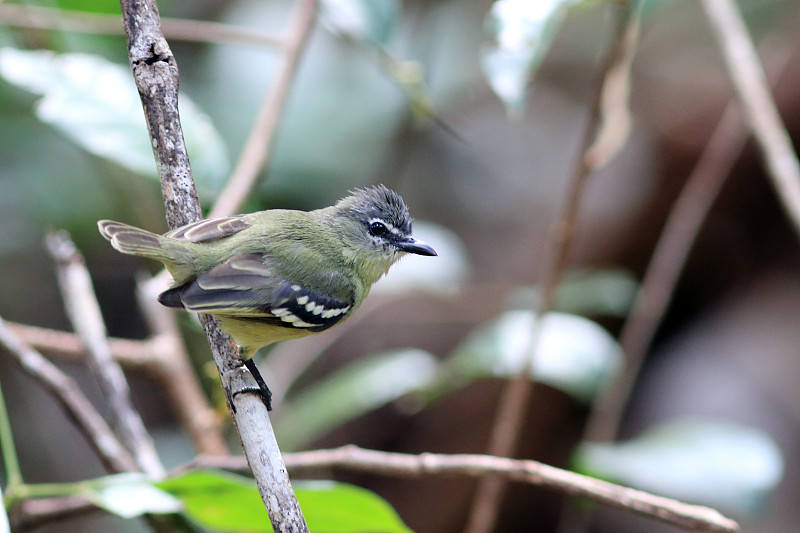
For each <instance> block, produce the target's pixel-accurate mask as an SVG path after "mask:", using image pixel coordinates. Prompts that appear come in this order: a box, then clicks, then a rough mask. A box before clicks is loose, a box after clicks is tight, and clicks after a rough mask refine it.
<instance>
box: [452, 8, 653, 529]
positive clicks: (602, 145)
mask: <svg viewBox="0 0 800 533" xmlns="http://www.w3.org/2000/svg"><path fill="white" fill-rule="evenodd" d="M622 4H623V5H620V6H617V7H616V32H615V35H614V40H613V42H612V43H611V44H610V46H609V48H608V51H607V52H606V56H605V61H604V64H603V66H602V69H601V71H600V73H599V78H598V79H599V82H598V83H597V85H596V89H595V90H594V93H593V95H594V100H593V102H592V104H591V107H590V113H589V120H588V122H587V124H586V129H585V131H584V136H583V141H582V144H581V149H580V154H581V158H580V161H579V164H577V165H576V167H575V170H574V172H573V174H572V176H571V177H570V179H569V183H568V191H567V196H566V201H565V203H564V205H563V207H562V210H561V213H560V214H559V216H558V219H557V221H556V224H555V227H554V229H553V231H552V233H551V237H550V240H549V243H548V247H547V250H546V253H545V256H544V259H543V262H542V264H541V269H542V270H541V272H542V274H541V276H540V277H539V283H540V286H541V288H542V291H541V294H542V296H541V299H540V301H539V304H538V306H537V310H536V314H537V316H539V317H542V316H544V314H545V313H546V312H547V311H549V310H550V309H551V308H552V306H553V302H554V300H555V295H556V288H557V286H558V282H559V280H560V279H561V275H562V273H563V271H564V266H565V263H566V257H567V252H568V251H569V248H570V245H571V243H572V238H573V235H574V233H575V229H576V225H577V219H578V212H579V209H580V203H581V200H582V198H583V193H584V190H585V188H586V184H587V183H588V180H589V177H590V176H591V175H592V174H593V173H594V172H595V171H596V170H597V169H598V167H599V165H601V164H604V163H605V162H607V161H609V160H610V159H611V157H612V156H613V153H611V152H605V150H614V151H616V150H618V149H619V148H621V146H622V143H621V142H620V141H619V139H617V140H616V141H614V142H608V141H598V136H599V132H600V131H601V128H603V131H613V130H614V129H615V127H614V126H612V125H605V126H604V125H603V119H604V118H607V119H609V120H619V119H620V118H624V117H627V112H626V113H619V112H618V111H616V112H612V113H609V114H608V116H607V117H604V115H603V110H604V107H603V102H604V100H605V99H606V98H607V96H606V92H607V91H615V90H616V91H617V93H620V91H619V88H620V87H621V88H623V89H625V88H627V86H628V85H629V82H626V81H619V77H620V76H627V75H629V74H630V68H629V65H630V62H631V58H632V56H633V53H634V50H635V45H636V42H637V39H636V38H635V36H636V30H637V28H638V18H639V14H640V13H639V10H638V9H637V8H636V7H633V6H629V5H627V2H623V3H622ZM628 47H634V50H629V49H628ZM610 76H613V77H616V79H615V81H614V82H609V81H608V80H609V77H610ZM621 93H622V95H623V96H625V95H626V94H627V90H625V91H621ZM608 99H609V100H611V101H612V102H614V106H615V107H617V108H618V107H619V106H621V105H623V104H622V103H620V98H619V96H617V97H616V98H608ZM624 105H625V107H627V104H624ZM622 129H626V128H622ZM541 322H542V321H541V320H539V321H537V325H536V326H535V327H534V331H533V333H532V334H531V340H530V344H529V348H528V351H527V353H526V355H525V361H526V363H525V364H524V365H523V366H522V369H521V370H520V372H519V374H518V375H517V376H516V377H515V378H514V379H513V380H512V381H511V382H509V383H508V384H507V385H506V386H505V388H504V389H503V392H502V395H501V397H500V401H499V404H498V408H497V414H496V418H495V424H494V427H493V428H492V435H491V438H490V442H489V454H490V455H495V456H500V457H509V456H511V455H512V454H513V452H514V449H515V447H516V442H517V438H518V436H519V432H520V429H521V426H522V422H523V419H524V416H525V412H526V409H527V406H528V403H529V402H530V399H531V397H532V395H533V381H532V380H531V378H530V376H531V372H532V367H533V362H534V358H535V355H536V350H537V349H538V344H539V333H540V329H541V328H540V324H541ZM504 487H505V480H503V479H502V478H498V477H487V478H484V479H482V480H481V482H480V483H479V484H478V489H477V491H476V493H475V497H474V503H473V505H472V507H471V510H470V517H469V520H468V522H467V527H466V529H465V530H466V531H467V532H468V533H485V532H490V531H492V530H494V524H495V522H496V519H497V513H498V511H499V507H500V503H501V501H500V500H501V498H502V495H503V491H504Z"/></svg>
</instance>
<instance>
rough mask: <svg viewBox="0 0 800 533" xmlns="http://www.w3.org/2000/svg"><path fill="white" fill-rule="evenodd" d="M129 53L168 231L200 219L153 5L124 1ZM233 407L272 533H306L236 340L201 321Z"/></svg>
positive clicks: (170, 64) (168, 55)
mask: <svg viewBox="0 0 800 533" xmlns="http://www.w3.org/2000/svg"><path fill="white" fill-rule="evenodd" d="M121 5H122V14H123V20H124V25H125V34H126V36H127V41H128V53H129V56H130V62H131V67H132V69H133V73H134V78H135V80H136V84H137V87H138V88H139V94H140V96H141V99H142V107H143V108H144V112H145V116H146V120H147V124H148V129H149V131H150V137H151V139H152V146H153V151H154V154H155V157H156V164H157V167H158V173H159V177H160V179H161V190H162V194H163V197H164V204H165V208H166V214H167V222H168V224H169V227H170V228H173V229H174V228H177V227H180V226H183V225H185V224H188V223H191V222H196V221H199V220H201V219H202V212H201V210H200V204H199V202H198V201H197V191H196V189H195V186H194V180H193V179H192V171H191V167H190V165H189V156H188V154H187V153H186V145H185V143H184V142H183V132H182V128H181V123H180V118H179V116H178V105H177V104H178V69H177V64H176V62H175V58H174V56H173V55H172V51H171V50H170V48H169V45H168V44H167V42H166V40H165V39H164V36H163V34H162V33H161V29H160V26H159V15H158V6H157V5H156V3H155V0H121ZM200 322H201V323H202V324H203V328H204V330H205V333H206V336H207V337H208V341H209V345H210V346H211V352H212V355H213V356H214V362H215V363H216V365H217V370H218V371H219V375H220V381H221V382H222V386H223V388H224V389H225V392H226V395H227V397H228V398H229V399H230V402H229V409H230V411H231V414H232V416H233V420H234V423H235V425H236V429H237V431H238V432H239V438H240V440H241V443H242V447H243V448H244V452H245V455H246V456H247V459H248V463H249V465H250V469H251V471H252V473H253V477H254V478H255V481H256V485H257V487H258V490H259V493H260V494H261V499H262V500H263V502H264V504H265V506H266V508H267V513H268V514H269V517H270V521H271V523H272V527H273V529H274V530H275V531H276V532H277V533H284V532H287V533H288V532H292V533H303V532H308V526H307V525H306V523H305V519H304V518H303V514H302V512H301V510H300V505H299V504H298V503H297V497H296V496H295V494H294V491H293V490H292V486H291V483H290V481H289V476H288V474H287V473H286V467H285V465H284V464H283V459H282V458H281V454H280V449H279V448H278V444H277V442H276V440H275V435H274V432H273V430H272V425H271V424H270V421H269V413H268V411H267V409H266V407H265V406H264V404H263V402H262V401H261V399H260V398H258V397H256V395H254V394H237V393H238V392H241V391H243V390H247V389H248V388H252V382H251V380H252V378H251V377H250V376H249V373H248V372H247V371H246V369H245V368H244V367H243V366H242V362H241V359H240V358H239V355H238V353H237V351H236V349H235V345H234V344H233V342H232V340H231V338H230V337H229V336H227V335H225V334H224V333H222V331H221V330H220V328H219V324H218V322H217V321H216V320H215V319H214V318H213V317H210V316H208V315H201V316H200Z"/></svg>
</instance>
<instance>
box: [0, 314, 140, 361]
mask: <svg viewBox="0 0 800 533" xmlns="http://www.w3.org/2000/svg"><path fill="white" fill-rule="evenodd" d="M6 327H8V329H10V330H11V331H12V332H13V333H14V335H16V336H17V337H19V338H20V339H21V340H22V341H23V342H24V343H25V344H29V345H30V346H31V347H33V348H35V349H37V350H39V351H42V352H46V353H48V354H52V355H55V356H58V357H61V358H63V359H64V360H66V361H72V362H80V361H84V360H85V359H86V348H84V346H83V343H82V342H81V340H80V338H78V336H77V335H75V334H74V333H70V332H68V331H58V330H55V329H50V328H42V327H39V326H30V325H28V324H18V323H16V322H6ZM108 346H109V348H110V350H111V356H112V357H113V358H114V359H115V360H116V361H117V362H118V363H119V364H121V365H122V366H124V367H126V368H132V369H137V370H147V368H148V366H150V365H151V363H152V358H153V355H152V354H153V349H152V346H151V342H150V341H134V340H129V339H118V338H115V337H109V338H108Z"/></svg>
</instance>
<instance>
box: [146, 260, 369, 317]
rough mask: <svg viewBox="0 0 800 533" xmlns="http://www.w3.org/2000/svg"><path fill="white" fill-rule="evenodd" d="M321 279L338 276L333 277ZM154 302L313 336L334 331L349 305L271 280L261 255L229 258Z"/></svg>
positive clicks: (289, 282) (278, 279)
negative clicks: (285, 328)
mask: <svg viewBox="0 0 800 533" xmlns="http://www.w3.org/2000/svg"><path fill="white" fill-rule="evenodd" d="M326 274H327V275H328V277H329V278H333V277H335V276H340V274H339V273H338V272H337V271H331V272H329V273H326ZM159 300H160V301H161V302H162V303H163V304H165V305H169V306H172V307H184V308H186V309H187V310H189V311H194V312H197V313H209V314H217V315H223V316H228V317H236V318H249V319H256V320H264V321H267V322H270V323H272V324H273V325H280V326H285V327H295V328H307V329H308V330H309V331H315V332H316V331H322V330H325V329H328V328H329V327H331V326H333V325H335V324H336V323H337V322H339V321H340V320H341V319H342V318H343V317H344V316H345V315H346V314H347V312H348V311H350V309H351V307H352V305H353V300H352V299H350V300H349V301H343V300H342V299H340V298H336V297H333V296H330V295H327V294H324V292H323V291H321V290H319V289H314V288H311V287H307V286H305V285H302V284H299V283H296V282H293V281H292V280H287V279H284V278H282V277H280V276H277V275H275V274H274V273H273V272H272V271H271V270H270V268H269V266H268V265H266V264H265V263H264V259H263V256H262V255H261V254H241V255H237V256H234V257H232V258H230V259H228V260H227V261H225V262H224V263H221V264H219V265H217V266H215V267H214V268H212V269H211V270H209V271H207V272H204V273H202V274H200V275H198V276H197V278H196V279H195V280H193V281H191V282H189V283H187V284H185V285H181V286H179V287H175V288H173V289H170V290H168V291H166V292H165V293H163V294H162V295H161V296H160V297H159Z"/></svg>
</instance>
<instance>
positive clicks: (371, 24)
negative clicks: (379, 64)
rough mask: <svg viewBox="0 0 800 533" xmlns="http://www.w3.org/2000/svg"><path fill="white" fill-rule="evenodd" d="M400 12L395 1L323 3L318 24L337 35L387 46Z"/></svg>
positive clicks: (329, 0) (337, 1)
mask: <svg viewBox="0 0 800 533" xmlns="http://www.w3.org/2000/svg"><path fill="white" fill-rule="evenodd" d="M399 11H400V3H399V2H398V0H322V2H321V9H320V20H321V21H322V23H323V24H324V25H325V26H326V27H327V28H328V29H329V30H330V31H331V32H332V33H335V34H337V35H341V36H344V37H348V38H351V39H355V40H359V41H361V40H371V41H376V42H378V43H386V41H387V40H388V39H389V36H390V35H391V33H392V29H393V28H394V23H395V21H396V20H397V16H398V13H399Z"/></svg>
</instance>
